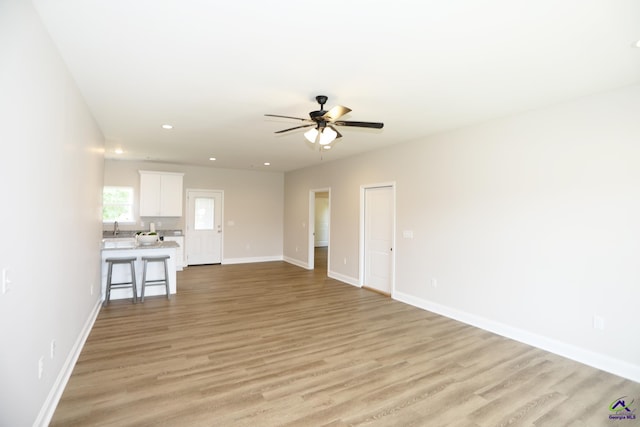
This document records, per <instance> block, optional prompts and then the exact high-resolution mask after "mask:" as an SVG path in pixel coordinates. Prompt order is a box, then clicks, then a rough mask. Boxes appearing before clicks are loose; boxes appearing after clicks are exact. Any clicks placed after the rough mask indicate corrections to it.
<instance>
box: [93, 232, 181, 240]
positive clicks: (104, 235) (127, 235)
mask: <svg viewBox="0 0 640 427" xmlns="http://www.w3.org/2000/svg"><path fill="white" fill-rule="evenodd" d="M148 232H149V230H134V231H131V230H125V231H119V232H118V234H116V235H115V236H114V235H113V231H111V230H102V238H103V239H127V238H130V237H135V235H136V233H148ZM156 233H158V236H166V237H171V236H184V234H182V230H156Z"/></svg>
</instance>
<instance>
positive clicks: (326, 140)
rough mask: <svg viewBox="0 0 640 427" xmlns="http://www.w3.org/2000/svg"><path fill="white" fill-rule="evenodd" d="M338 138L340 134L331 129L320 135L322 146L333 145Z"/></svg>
mask: <svg viewBox="0 0 640 427" xmlns="http://www.w3.org/2000/svg"><path fill="white" fill-rule="evenodd" d="M336 136H338V133H337V132H336V131H335V130H333V129H331V128H330V127H326V128H324V129H323V130H322V133H321V134H320V145H327V144H331V143H332V142H333V140H334V139H336Z"/></svg>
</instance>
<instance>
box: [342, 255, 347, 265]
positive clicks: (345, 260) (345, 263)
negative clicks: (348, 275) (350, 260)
mask: <svg viewBox="0 0 640 427" xmlns="http://www.w3.org/2000/svg"><path fill="white" fill-rule="evenodd" d="M342 262H343V263H344V265H347V258H346V257H345V259H344V260H342Z"/></svg>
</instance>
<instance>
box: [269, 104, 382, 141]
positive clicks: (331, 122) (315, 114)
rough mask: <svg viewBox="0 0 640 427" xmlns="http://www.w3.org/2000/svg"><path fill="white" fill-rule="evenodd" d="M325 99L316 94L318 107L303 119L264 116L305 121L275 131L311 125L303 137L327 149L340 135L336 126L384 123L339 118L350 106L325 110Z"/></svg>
mask: <svg viewBox="0 0 640 427" xmlns="http://www.w3.org/2000/svg"><path fill="white" fill-rule="evenodd" d="M327 99H328V98H327V97H326V96H325V95H318V96H316V101H318V104H320V109H319V110H317V111H311V112H310V113H309V117H310V118H308V119H303V118H301V117H291V116H281V115H278V114H265V116H268V117H280V118H283V119H294V120H301V121H303V122H305V124H303V125H300V126H294V127H292V128H288V129H283V130H279V131H276V132H275V133H284V132H289V131H291V130H295V129H302V128H308V127H312V126H313V128H312V129H310V130H308V131H307V132H305V133H304V137H305V138H306V139H307V140H308V141H309V142H311V143H313V144H315V143H316V142H317V143H318V145H319V147H320V149H321V150H322V149H325V150H327V149H329V148H331V143H332V142H333V141H334V140H336V139H337V138H341V137H342V135H341V134H340V132H338V130H337V129H336V128H335V127H336V126H352V127H361V128H373V129H382V127H383V126H384V123H379V122H354V121H351V120H339V119H340V117H342V116H344V115H345V114H347V113H349V112H350V111H351V108H347V107H343V106H342V105H336V106H335V107H333V108H332V109H330V110H329V111H326V110H325V109H324V104H326V103H327Z"/></svg>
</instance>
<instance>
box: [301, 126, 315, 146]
mask: <svg viewBox="0 0 640 427" xmlns="http://www.w3.org/2000/svg"><path fill="white" fill-rule="evenodd" d="M304 137H305V138H307V141H309V142H310V143H312V144H315V142H316V138H317V137H318V129H316V128H313V129H310V130H308V131H306V132H305V133H304Z"/></svg>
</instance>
